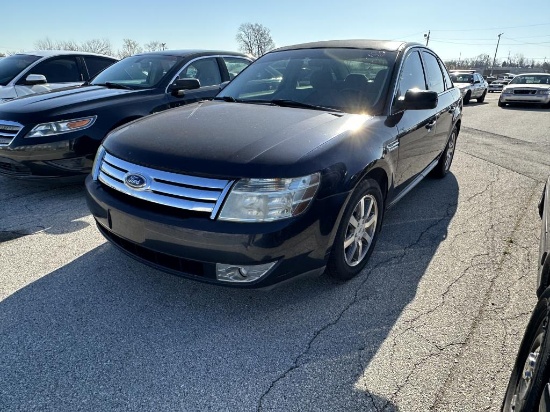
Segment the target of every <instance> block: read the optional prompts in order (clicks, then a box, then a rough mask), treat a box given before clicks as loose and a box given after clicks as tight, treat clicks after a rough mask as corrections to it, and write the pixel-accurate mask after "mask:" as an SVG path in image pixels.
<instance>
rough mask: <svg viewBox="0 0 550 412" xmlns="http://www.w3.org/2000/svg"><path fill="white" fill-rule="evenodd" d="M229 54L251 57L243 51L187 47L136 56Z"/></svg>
mask: <svg viewBox="0 0 550 412" xmlns="http://www.w3.org/2000/svg"><path fill="white" fill-rule="evenodd" d="M220 54H221V55H229V56H239V57H247V58H248V57H249V56H247V55H245V54H243V53H238V52H233V51H226V50H203V49H186V50H161V51H153V52H146V53H137V54H135V55H134V56H149V55H163V56H178V57H188V56H192V55H206V56H211V55H220Z"/></svg>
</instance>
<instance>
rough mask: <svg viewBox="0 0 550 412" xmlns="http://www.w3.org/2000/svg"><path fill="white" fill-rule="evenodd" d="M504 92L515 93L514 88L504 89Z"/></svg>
mask: <svg viewBox="0 0 550 412" xmlns="http://www.w3.org/2000/svg"><path fill="white" fill-rule="evenodd" d="M502 93H503V94H514V89H504V90H503V91H502Z"/></svg>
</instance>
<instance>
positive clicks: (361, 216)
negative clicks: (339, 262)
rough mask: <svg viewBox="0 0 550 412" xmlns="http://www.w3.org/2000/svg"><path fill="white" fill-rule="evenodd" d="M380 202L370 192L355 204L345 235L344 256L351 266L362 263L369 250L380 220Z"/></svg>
mask: <svg viewBox="0 0 550 412" xmlns="http://www.w3.org/2000/svg"><path fill="white" fill-rule="evenodd" d="M378 213H379V211H378V204H377V202H376V198H375V197H374V196H372V195H370V194H367V195H365V196H363V197H362V198H361V199H360V200H359V202H357V204H356V205H355V208H354V210H353V213H352V214H351V216H350V219H349V222H348V226H347V228H346V235H345V237H344V258H345V260H346V263H347V264H348V265H349V266H357V265H358V264H360V263H361V262H362V261H363V259H364V258H365V256H366V255H367V252H368V251H369V249H370V247H371V245H372V242H373V239H374V234H375V232H376V223H377V221H378Z"/></svg>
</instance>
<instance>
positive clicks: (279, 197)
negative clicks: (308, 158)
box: [219, 173, 320, 222]
mask: <svg viewBox="0 0 550 412" xmlns="http://www.w3.org/2000/svg"><path fill="white" fill-rule="evenodd" d="M319 181H320V175H319V173H314V174H312V175H309V176H303V177H296V178H293V179H241V180H239V181H238V182H237V184H236V185H235V186H233V188H232V189H231V192H229V196H228V197H227V200H226V201H225V204H224V206H223V208H222V211H221V212H220V217H219V219H220V220H230V221H235V222H272V221H274V220H280V219H287V218H289V217H292V216H297V215H299V214H300V213H302V212H304V211H305V210H306V209H307V207H308V206H309V204H310V203H311V200H312V199H313V197H314V196H315V193H316V192H317V188H318V187H319Z"/></svg>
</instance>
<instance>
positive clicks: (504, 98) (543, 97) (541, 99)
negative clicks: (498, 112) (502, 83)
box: [500, 93, 550, 104]
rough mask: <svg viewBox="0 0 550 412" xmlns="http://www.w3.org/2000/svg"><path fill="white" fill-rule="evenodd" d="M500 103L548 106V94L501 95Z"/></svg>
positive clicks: (549, 101)
mask: <svg viewBox="0 0 550 412" xmlns="http://www.w3.org/2000/svg"><path fill="white" fill-rule="evenodd" d="M500 101H501V103H532V104H549V103H550V95H549V94H536V93H532V94H516V93H513V94H508V93H502V94H501V95H500Z"/></svg>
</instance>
